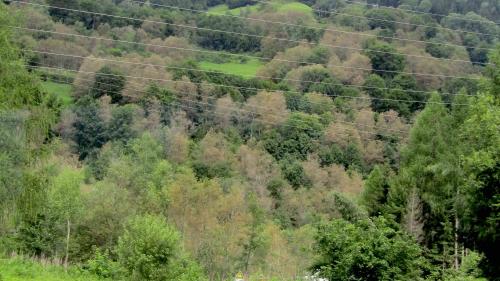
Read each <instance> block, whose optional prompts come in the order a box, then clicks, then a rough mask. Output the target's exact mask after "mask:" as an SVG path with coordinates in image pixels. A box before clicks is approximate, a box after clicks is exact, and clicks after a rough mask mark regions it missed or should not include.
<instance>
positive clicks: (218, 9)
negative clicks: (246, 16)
mask: <svg viewBox="0 0 500 281" xmlns="http://www.w3.org/2000/svg"><path fill="white" fill-rule="evenodd" d="M257 8H258V5H251V6H246V7H241V8H236V9H229V7H228V6H227V5H226V4H222V5H217V6H214V7H212V8H210V9H208V12H209V13H213V14H225V13H227V12H229V13H230V14H231V15H235V16H239V15H240V14H241V12H242V11H250V12H255V11H257Z"/></svg>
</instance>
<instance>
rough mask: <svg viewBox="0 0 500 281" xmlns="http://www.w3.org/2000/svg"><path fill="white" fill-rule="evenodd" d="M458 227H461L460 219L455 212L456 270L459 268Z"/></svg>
mask: <svg viewBox="0 0 500 281" xmlns="http://www.w3.org/2000/svg"><path fill="white" fill-rule="evenodd" d="M458 227H459V221H458V215H457V213H456V212H455V253H454V254H455V270H458V266H459V261H458Z"/></svg>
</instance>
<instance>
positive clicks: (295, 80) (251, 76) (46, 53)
mask: <svg viewBox="0 0 500 281" xmlns="http://www.w3.org/2000/svg"><path fill="white" fill-rule="evenodd" d="M22 50H23V51H28V52H33V53H38V54H44V55H54V56H63V57H71V58H77V59H89V60H102V61H109V62H113V63H116V62H118V63H124V64H133V65H141V66H152V67H161V68H167V69H174V70H184V71H196V72H203V73H214V74H224V75H227V73H224V72H220V71H211V70H201V69H195V68H188V67H178V66H165V65H161V64H153V63H140V62H128V61H121V60H114V59H106V58H98V57H91V56H88V57H84V56H78V55H71V54H60V53H52V52H46V51H38V50H28V49H22ZM242 76H244V77H250V78H261V79H271V80H275V79H274V78H272V77H269V76H260V75H242ZM281 81H292V82H298V83H301V84H302V83H311V84H319V85H329V86H343V87H353V88H362V89H376V90H384V91H389V90H404V89H400V88H388V87H371V86H360V85H344V84H342V83H326V82H318V81H309V80H299V79H289V78H284V79H281ZM404 91H405V92H409V93H420V94H432V93H433V91H419V90H411V89H409V90H404ZM440 94H441V95H450V96H474V95H471V94H452V93H440Z"/></svg>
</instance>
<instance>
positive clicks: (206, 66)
mask: <svg viewBox="0 0 500 281" xmlns="http://www.w3.org/2000/svg"><path fill="white" fill-rule="evenodd" d="M262 66H263V64H262V62H260V61H259V60H257V59H249V60H248V61H247V62H246V63H239V62H227V63H213V62H209V61H202V62H200V68H201V69H203V70H213V71H220V72H223V73H226V74H233V75H241V76H245V77H248V76H254V75H255V74H257V71H258V70H259V69H260V68H261V67H262Z"/></svg>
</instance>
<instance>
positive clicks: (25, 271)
mask: <svg viewBox="0 0 500 281" xmlns="http://www.w3.org/2000/svg"><path fill="white" fill-rule="evenodd" d="M0 280H2V281H26V280H30V281H99V280H102V279H99V278H97V277H95V276H92V275H89V274H86V273H82V272H80V271H79V270H78V269H75V268H69V269H68V271H67V272H65V271H64V268H63V267H62V266H56V265H42V264H40V263H36V262H33V261H28V260H22V259H20V258H13V259H0Z"/></svg>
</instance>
